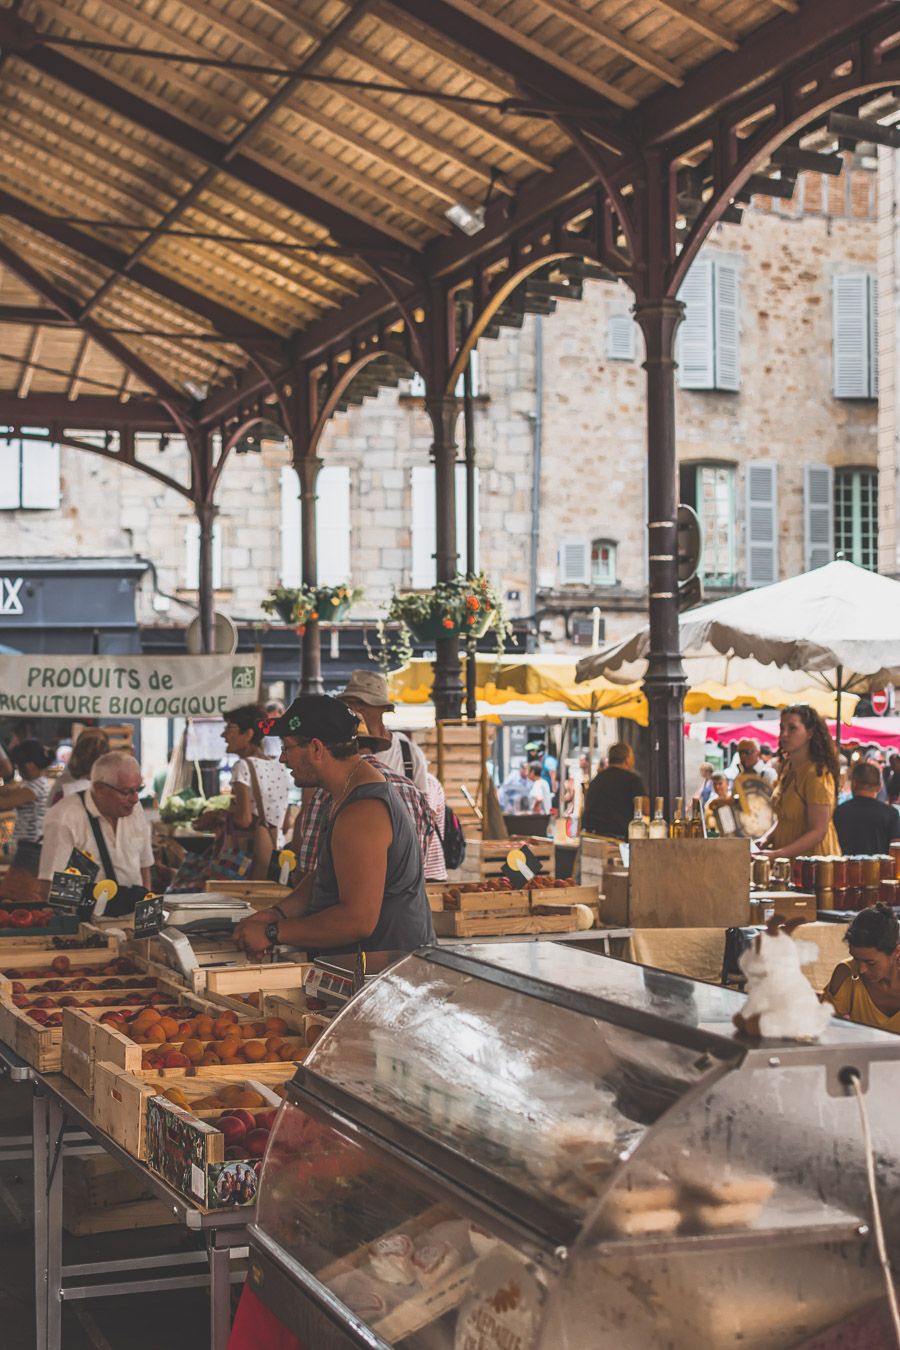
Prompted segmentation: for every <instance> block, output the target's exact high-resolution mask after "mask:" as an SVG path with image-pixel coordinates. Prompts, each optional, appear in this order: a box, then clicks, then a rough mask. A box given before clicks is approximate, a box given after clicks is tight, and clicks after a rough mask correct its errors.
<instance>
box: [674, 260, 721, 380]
mask: <svg viewBox="0 0 900 1350" xmlns="http://www.w3.org/2000/svg"><path fill="white" fill-rule="evenodd" d="M678 299H679V300H681V301H682V302H683V304H684V319H683V321H682V324H681V327H680V328H679V330H678V357H677V359H678V383H679V385H680V386H681V388H682V389H714V388H715V362H714V357H713V342H714V323H713V265H712V259H711V258H697V259H696V261H695V262H694V263H693V264H692V265H691V267H690V269H689V271H688V274H687V276H686V277H685V279H684V281H683V282H682V285H681V290H680V291H679V292H678Z"/></svg>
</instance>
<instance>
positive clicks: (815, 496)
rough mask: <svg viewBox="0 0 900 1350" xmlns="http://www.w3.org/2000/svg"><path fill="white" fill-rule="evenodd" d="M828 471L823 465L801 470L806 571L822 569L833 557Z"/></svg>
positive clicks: (831, 510)
mask: <svg viewBox="0 0 900 1350" xmlns="http://www.w3.org/2000/svg"><path fill="white" fill-rule="evenodd" d="M832 478H833V475H832V471H831V469H830V468H829V466H828V465H827V464H807V465H806V466H805V467H804V470H803V515H804V544H805V547H804V554H805V561H806V570H807V571H808V572H809V571H811V570H812V569H813V568H814V567H823V566H824V565H825V564H826V563H830V562H831V561H832V559H833V557H834V535H833V521H834V505H833V484H832Z"/></svg>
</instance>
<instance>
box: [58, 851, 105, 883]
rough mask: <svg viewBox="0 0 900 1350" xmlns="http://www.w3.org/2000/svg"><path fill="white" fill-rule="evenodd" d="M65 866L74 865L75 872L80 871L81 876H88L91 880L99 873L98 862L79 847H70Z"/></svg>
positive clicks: (94, 879)
mask: <svg viewBox="0 0 900 1350" xmlns="http://www.w3.org/2000/svg"><path fill="white" fill-rule="evenodd" d="M66 867H67V868H69V867H74V868H75V871H76V872H80V873H81V875H82V876H83V877H90V879H91V881H92V882H93V881H96V880H97V877H98V876H99V875H100V864H99V863H98V862H97V860H96V859H95V858H91V857H90V856H89V855H88V854H87V853H83V852H82V850H81V849H80V848H73V849H72V852H71V853H70V854H69V861H68V862H67V863H66Z"/></svg>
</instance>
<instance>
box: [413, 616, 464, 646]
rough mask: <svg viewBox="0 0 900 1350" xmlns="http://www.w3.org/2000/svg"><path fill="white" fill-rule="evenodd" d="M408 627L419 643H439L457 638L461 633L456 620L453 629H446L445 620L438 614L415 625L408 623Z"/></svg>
mask: <svg viewBox="0 0 900 1350" xmlns="http://www.w3.org/2000/svg"><path fill="white" fill-rule="evenodd" d="M407 627H408V628H409V631H410V632H411V633H412V635H413V637H414V638H415V639H416V641H417V642H425V643H429V642H437V641H439V640H440V639H441V638H450V637H456V635H457V634H458V633H459V624H458V623H457V622H456V620H454V622H453V627H452V628H445V627H444V624H443V620H442V619H441V618H439V617H438V616H437V615H436V614H432V615H430V616H429V617H428V618H427V619H420V620H418V621H417V622H415V623H413V622H412V620H408V621H407Z"/></svg>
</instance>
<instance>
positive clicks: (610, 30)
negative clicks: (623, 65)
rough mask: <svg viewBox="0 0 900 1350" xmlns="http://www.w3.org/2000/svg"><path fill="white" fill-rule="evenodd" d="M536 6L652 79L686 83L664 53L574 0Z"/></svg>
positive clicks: (543, 1) (542, 1) (545, 1)
mask: <svg viewBox="0 0 900 1350" xmlns="http://www.w3.org/2000/svg"><path fill="white" fill-rule="evenodd" d="M450 3H451V4H452V3H453V0H450ZM537 3H538V4H539V5H540V6H541V8H542V9H546V10H548V11H549V12H550V13H551V14H553V15H555V16H556V18H558V19H562V20H563V21H564V22H565V23H567V24H568V25H569V26H570V27H571V28H577V29H578V31H579V32H581V33H587V35H588V37H592V38H596V39H597V41H598V42H601V43H603V45H604V46H606V47H609V48H610V49H611V50H612V51H614V52H618V53H619V55H620V56H624V57H626V58H627V59H628V60H629V61H631V62H632V64H633V65H636V66H640V67H641V69H642V70H649V71H650V73H651V75H656V76H658V77H659V79H661V80H665V81H666V83H667V84H674V85H675V87H676V88H677V87H678V86H679V85H682V84H683V83H684V71H683V70H682V68H681V66H678V65H676V64H675V62H674V61H669V60H668V59H667V58H666V57H665V56H663V55H662V53H661V52H657V51H654V49H653V48H652V47H650V46H648V45H647V43H646V42H635V40H634V38H630V37H629V36H628V35H627V33H623V32H622V31H621V30H620V29H618V28H616V26H615V24H611V23H607V22H606V21H605V20H604V19H600V18H598V17H597V15H595V14H589V13H588V12H587V10H585V9H582V8H581V7H580V6H579V5H575V4H573V3H572V0H537Z"/></svg>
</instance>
